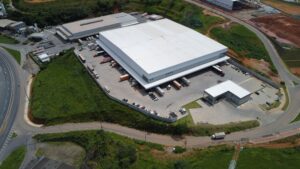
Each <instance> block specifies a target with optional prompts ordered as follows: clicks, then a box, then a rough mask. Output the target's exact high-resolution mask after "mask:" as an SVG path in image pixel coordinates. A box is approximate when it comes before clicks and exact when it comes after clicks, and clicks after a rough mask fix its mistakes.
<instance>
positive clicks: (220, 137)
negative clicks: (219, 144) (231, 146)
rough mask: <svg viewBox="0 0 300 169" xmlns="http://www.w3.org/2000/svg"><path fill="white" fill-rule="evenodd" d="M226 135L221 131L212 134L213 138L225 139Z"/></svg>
mask: <svg viewBox="0 0 300 169" xmlns="http://www.w3.org/2000/svg"><path fill="white" fill-rule="evenodd" d="M225 136H226V134H225V132H219V133H215V134H213V135H212V136H211V139H213V140H216V139H224V138H225Z"/></svg>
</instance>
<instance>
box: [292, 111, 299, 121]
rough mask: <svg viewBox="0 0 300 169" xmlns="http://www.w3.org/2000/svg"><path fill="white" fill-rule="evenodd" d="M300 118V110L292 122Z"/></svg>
mask: <svg viewBox="0 0 300 169" xmlns="http://www.w3.org/2000/svg"><path fill="white" fill-rule="evenodd" d="M299 120H300V112H299V113H298V116H297V117H296V118H295V119H294V120H293V121H292V122H291V123H293V122H296V121H299Z"/></svg>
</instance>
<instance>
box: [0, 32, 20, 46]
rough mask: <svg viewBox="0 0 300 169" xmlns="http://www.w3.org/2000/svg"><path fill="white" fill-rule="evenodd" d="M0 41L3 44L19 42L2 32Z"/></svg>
mask: <svg viewBox="0 0 300 169" xmlns="http://www.w3.org/2000/svg"><path fill="white" fill-rule="evenodd" d="M0 43H4V44H17V43H19V41H18V40H16V39H14V38H12V37H10V36H7V35H4V34H0Z"/></svg>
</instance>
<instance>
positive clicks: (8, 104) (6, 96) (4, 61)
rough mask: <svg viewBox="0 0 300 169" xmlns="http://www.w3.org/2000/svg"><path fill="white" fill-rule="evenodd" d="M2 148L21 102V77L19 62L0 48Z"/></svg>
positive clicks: (0, 130)
mask: <svg viewBox="0 0 300 169" xmlns="http://www.w3.org/2000/svg"><path fill="white" fill-rule="evenodd" d="M0 58H1V59H0V97H1V100H0V150H1V148H2V147H3V146H4V144H5V141H6V138H7V136H8V135H9V132H10V130H11V128H12V126H13V124H14V120H15V117H16V115H17V112H18V108H19V102H20V86H19V84H20V78H19V72H18V68H17V66H18V65H17V63H16V61H15V60H14V59H13V57H12V56H10V54H8V53H7V52H6V51H5V50H4V49H3V48H0Z"/></svg>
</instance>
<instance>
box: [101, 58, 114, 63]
mask: <svg viewBox="0 0 300 169" xmlns="http://www.w3.org/2000/svg"><path fill="white" fill-rule="evenodd" d="M110 61H112V58H111V57H105V58H103V59H102V61H101V62H100V64H103V63H107V62H110Z"/></svg>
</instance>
